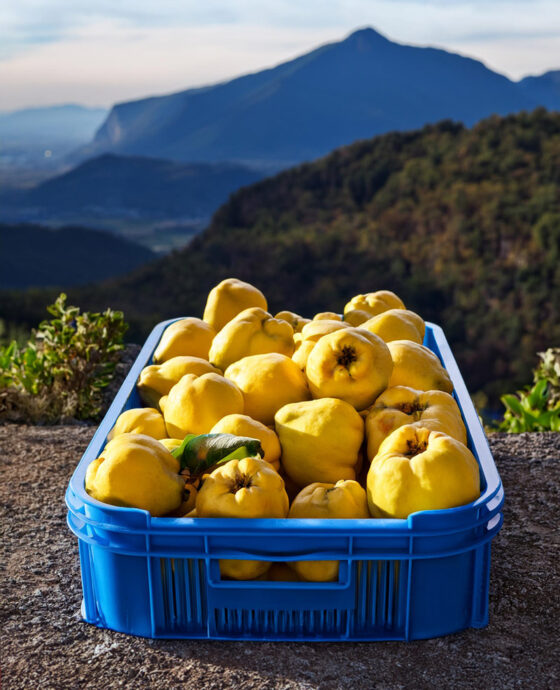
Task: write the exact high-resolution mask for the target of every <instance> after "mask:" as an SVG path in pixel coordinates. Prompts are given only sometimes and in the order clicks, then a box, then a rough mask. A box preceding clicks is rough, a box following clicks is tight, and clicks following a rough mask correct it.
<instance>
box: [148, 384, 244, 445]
mask: <svg viewBox="0 0 560 690" xmlns="http://www.w3.org/2000/svg"><path fill="white" fill-rule="evenodd" d="M160 407H161V409H162V411H163V418H164V419H165V426H166V428H167V432H168V433H167V434H165V436H168V437H170V438H180V439H183V438H185V436H186V435H187V434H207V433H208V432H209V431H210V429H211V428H212V427H213V426H214V424H216V422H218V421H219V420H220V419H221V418H222V417H225V416H226V415H227V414H242V412H243V393H241V391H240V390H239V388H238V387H237V386H236V385H235V383H233V381H229V380H228V379H226V378H224V377H223V376H220V375H218V374H212V373H211V374H203V375H202V376H195V375H194V374H187V375H186V376H183V378H182V379H181V380H180V381H179V382H178V383H176V384H175V385H174V386H173V388H172V389H171V390H170V391H169V394H168V395H165V396H163V397H162V398H161V400H160Z"/></svg>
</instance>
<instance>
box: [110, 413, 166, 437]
mask: <svg viewBox="0 0 560 690" xmlns="http://www.w3.org/2000/svg"><path fill="white" fill-rule="evenodd" d="M121 434H144V435H146V436H151V437H152V438H155V439H158V440H159V439H160V438H166V436H167V430H166V428H165V422H164V421H163V417H162V415H161V412H159V411H158V410H156V409H155V408H153V407H133V408H132V409H130V410H126V411H125V412H123V413H122V414H120V415H119V416H118V418H117V421H116V422H115V426H114V427H113V428H112V429H111V431H110V432H109V433H108V434H107V439H108V440H109V441H110V440H111V439H113V438H116V437H117V436H120V435H121Z"/></svg>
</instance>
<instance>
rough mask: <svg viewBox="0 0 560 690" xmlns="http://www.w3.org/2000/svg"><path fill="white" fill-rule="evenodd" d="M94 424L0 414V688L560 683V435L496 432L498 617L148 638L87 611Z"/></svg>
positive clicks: (494, 593)
mask: <svg viewBox="0 0 560 690" xmlns="http://www.w3.org/2000/svg"><path fill="white" fill-rule="evenodd" d="M93 432H94V427H90V426H66V427H51V428H48V427H28V426H23V425H6V426H0V457H1V463H2V481H1V482H0V501H1V515H0V529H1V538H2V541H1V544H2V553H1V560H0V568H1V578H2V597H1V605H2V611H1V617H2V633H1V635H2V637H1V643H0V654H1V666H2V688H5V690H8V689H10V690H11V689H15V688H35V687H36V688H41V690H47V689H50V688H53V689H55V690H58V689H60V688H72V689H74V688H103V689H105V688H120V687H122V688H178V687H182V688H183V687H188V688H191V687H192V688H205V689H206V688H216V689H217V688H229V687H235V688H238V689H239V690H242V689H243V690H244V689H252V688H255V689H261V688H278V689H280V688H282V689H286V690H287V689H291V688H302V689H303V688H305V689H307V688H321V690H323V689H330V688H353V689H354V690H357V689H361V688H367V689H369V688H432V687H443V688H501V689H507V688H526V687H534V688H557V687H560V651H559V645H558V620H559V617H560V597H559V596H558V592H559V590H560V576H559V565H558V564H559V562H560V548H559V542H560V540H559V536H558V525H559V524H560V500H559V495H558V494H559V486H560V476H559V475H560V434H521V435H519V436H506V435H503V434H496V435H493V436H491V438H490V443H491V446H492V450H493V452H494V456H495V459H496V462H497V465H498V468H499V470H500V473H501V477H502V481H503V483H504V486H505V490H506V506H505V509H504V516H505V522H504V527H503V529H502V531H501V532H500V534H499V535H498V537H497V538H496V539H495V541H494V546H493V553H492V572H491V583H490V625H489V626H488V627H487V628H486V629H484V630H467V631H464V632H461V633H458V634H455V635H450V636H448V637H444V638H439V639H433V640H427V641H422V642H411V643H404V642H383V643H371V644H368V643H350V644H349V643H247V642H208V641H186V640H146V639H141V638H134V637H131V636H128V635H123V634H120V633H115V632H112V631H109V630H101V629H98V628H95V627H93V626H90V625H88V624H86V623H83V622H82V621H81V620H80V614H79V610H80V601H81V582H80V571H79V560H78V547H77V541H76V539H75V538H74V536H73V535H72V534H71V533H70V532H69V530H68V528H67V527H66V522H65V518H66V509H65V506H64V500H63V497H64V491H65V489H66V485H67V483H68V480H69V478H70V475H71V474H72V471H73V469H74V467H75V465H76V463H77V462H78V460H79V459H80V456H81V454H82V453H83V451H84V450H85V448H86V446H87V444H88V442H89V440H90V438H91V437H92V435H93Z"/></svg>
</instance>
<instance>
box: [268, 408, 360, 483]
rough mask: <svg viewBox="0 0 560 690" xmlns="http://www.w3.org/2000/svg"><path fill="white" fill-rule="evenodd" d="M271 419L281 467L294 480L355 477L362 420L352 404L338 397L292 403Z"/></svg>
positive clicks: (311, 481)
mask: <svg viewBox="0 0 560 690" xmlns="http://www.w3.org/2000/svg"><path fill="white" fill-rule="evenodd" d="M274 420H275V423H276V433H277V434H278V438H279V439H280V445H281V446H282V467H283V469H284V472H285V473H286V474H287V475H288V477H289V478H290V479H291V480H292V481H293V482H294V483H295V484H297V485H298V486H300V487H303V486H307V485H308V484H312V483H313V482H319V481H321V482H332V483H334V482H336V481H338V480H339V479H356V466H357V463H358V453H359V450H360V446H361V445H362V441H363V439H364V422H363V420H362V418H361V417H360V415H359V414H358V413H357V412H356V410H355V409H354V408H353V407H352V405H349V404H348V403H347V402H344V401H343V400H339V399H338V398H320V399H319V400H309V401H305V402H299V403H291V404H290V405H284V407H282V408H281V409H280V410H278V412H277V413H276V415H275V417H274Z"/></svg>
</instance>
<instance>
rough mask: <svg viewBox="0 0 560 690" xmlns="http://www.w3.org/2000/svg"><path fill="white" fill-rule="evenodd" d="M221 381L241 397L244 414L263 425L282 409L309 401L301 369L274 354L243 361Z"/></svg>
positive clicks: (270, 421) (268, 422) (290, 361)
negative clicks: (232, 386)
mask: <svg viewBox="0 0 560 690" xmlns="http://www.w3.org/2000/svg"><path fill="white" fill-rule="evenodd" d="M225 377H226V378H227V379H229V380H231V381H233V382H234V383H235V384H236V385H237V386H238V387H239V389H240V390H241V392H242V393H243V399H244V405H245V414H247V415H249V417H252V418H253V419H256V420H258V421H259V422H262V423H263V424H266V425H270V424H274V415H275V414H276V412H277V411H278V410H279V409H280V408H281V407H283V406H284V405H287V404H288V403H292V402H300V401H301V400H309V399H310V397H311V394H310V393H309V388H308V386H307V381H306V379H305V376H304V374H303V372H302V371H301V369H299V367H298V366H297V364H295V362H293V361H292V360H291V359H290V357H286V355H281V354H278V353H276V352H271V353H268V354H264V355H251V356H250V357H243V359H240V360H238V361H237V362H234V363H233V364H231V365H230V366H229V367H228V368H227V369H226V371H225Z"/></svg>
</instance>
